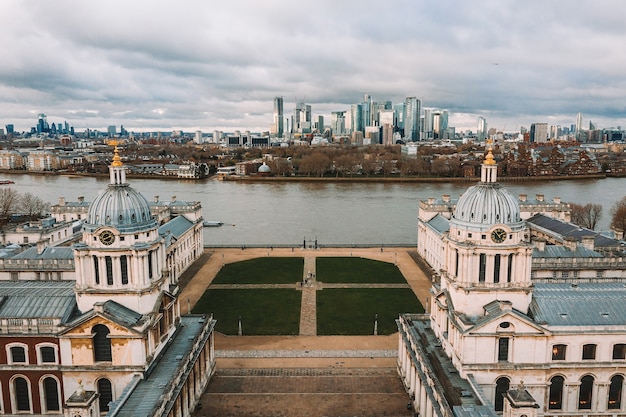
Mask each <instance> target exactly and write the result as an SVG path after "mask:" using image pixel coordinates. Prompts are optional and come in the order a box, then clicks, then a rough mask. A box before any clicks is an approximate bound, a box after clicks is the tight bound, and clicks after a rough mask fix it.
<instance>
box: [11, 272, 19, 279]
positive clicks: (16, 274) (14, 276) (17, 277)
mask: <svg viewBox="0 0 626 417" xmlns="http://www.w3.org/2000/svg"><path fill="white" fill-rule="evenodd" d="M18 279H20V275H19V272H11V281H17V280H18Z"/></svg>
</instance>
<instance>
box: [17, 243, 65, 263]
mask: <svg viewBox="0 0 626 417" xmlns="http://www.w3.org/2000/svg"><path fill="white" fill-rule="evenodd" d="M13 259H72V260H73V259H74V249H72V248H71V247H66V246H53V247H46V248H45V249H44V250H43V251H42V252H41V253H37V247H32V248H28V249H26V250H25V251H23V252H21V253H18V254H17V255H15V256H14V257H13Z"/></svg>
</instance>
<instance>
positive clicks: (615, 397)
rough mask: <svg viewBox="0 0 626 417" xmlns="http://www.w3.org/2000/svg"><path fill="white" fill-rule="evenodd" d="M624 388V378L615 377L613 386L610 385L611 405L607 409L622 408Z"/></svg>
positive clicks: (612, 382) (612, 379) (612, 381)
mask: <svg viewBox="0 0 626 417" xmlns="http://www.w3.org/2000/svg"><path fill="white" fill-rule="evenodd" d="M623 386H624V377H623V376H621V375H615V376H614V377H613V378H611V385H609V403H608V404H607V408H608V409H609V410H619V409H620V408H622V388H623Z"/></svg>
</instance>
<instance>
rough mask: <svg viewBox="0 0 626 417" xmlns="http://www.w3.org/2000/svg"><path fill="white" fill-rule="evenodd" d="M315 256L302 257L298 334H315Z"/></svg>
mask: <svg viewBox="0 0 626 417" xmlns="http://www.w3.org/2000/svg"><path fill="white" fill-rule="evenodd" d="M315 259H316V258H315V257H313V256H306V257H305V258H304V268H303V271H302V282H301V283H300V284H301V288H302V301H301V302H300V335H301V336H316V335H317V312H316V309H317V288H316V285H317V281H316V280H315V274H316V269H315Z"/></svg>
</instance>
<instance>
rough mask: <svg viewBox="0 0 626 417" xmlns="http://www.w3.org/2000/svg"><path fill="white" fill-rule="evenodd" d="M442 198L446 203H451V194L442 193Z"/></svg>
mask: <svg viewBox="0 0 626 417" xmlns="http://www.w3.org/2000/svg"><path fill="white" fill-rule="evenodd" d="M441 199H442V200H443V202H444V203H449V202H450V194H444V195H442V196H441Z"/></svg>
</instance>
